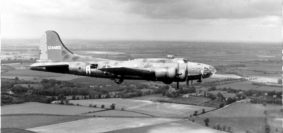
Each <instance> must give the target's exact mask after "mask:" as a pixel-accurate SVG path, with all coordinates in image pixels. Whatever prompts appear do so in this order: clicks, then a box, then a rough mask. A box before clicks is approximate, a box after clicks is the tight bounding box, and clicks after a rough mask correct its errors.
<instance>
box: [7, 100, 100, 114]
mask: <svg viewBox="0 0 283 133" xmlns="http://www.w3.org/2000/svg"><path fill="white" fill-rule="evenodd" d="M99 110H101V109H99V108H89V107H80V106H71V105H55V104H43V103H35V102H30V103H23V104H14V105H5V106H2V108H1V114H2V115H11V114H54V115H78V114H82V113H86V112H89V111H99Z"/></svg>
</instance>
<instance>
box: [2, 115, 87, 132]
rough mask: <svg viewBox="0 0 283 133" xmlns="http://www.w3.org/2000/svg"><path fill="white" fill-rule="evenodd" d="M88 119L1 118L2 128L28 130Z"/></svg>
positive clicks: (56, 116) (61, 116)
mask: <svg viewBox="0 0 283 133" xmlns="http://www.w3.org/2000/svg"><path fill="white" fill-rule="evenodd" d="M84 118H87V117H86V116H68V115H43V114H40V115H38V114H21V115H5V116H3V115H2V116H1V120H2V124H1V128H4V129H5V128H18V129H27V128H33V127H38V126H43V125H50V124H57V123H62V122H67V121H74V120H79V119H84Z"/></svg>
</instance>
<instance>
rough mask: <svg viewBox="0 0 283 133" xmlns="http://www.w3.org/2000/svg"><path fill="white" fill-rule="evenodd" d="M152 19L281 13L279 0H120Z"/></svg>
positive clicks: (256, 15) (244, 16) (232, 16)
mask: <svg viewBox="0 0 283 133" xmlns="http://www.w3.org/2000/svg"><path fill="white" fill-rule="evenodd" d="M122 1H123V2H126V3H128V4H129V8H128V12H131V13H134V14H138V15H141V16H143V17H146V18H154V19H186V18H193V19H223V18H224V19H226V18H227V19H241V18H255V17H266V16H280V15H281V1H280V0H122Z"/></svg>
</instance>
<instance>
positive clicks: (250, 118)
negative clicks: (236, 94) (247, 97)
mask: <svg viewBox="0 0 283 133" xmlns="http://www.w3.org/2000/svg"><path fill="white" fill-rule="evenodd" d="M280 109H281V106H279V105H266V106H263V105H262V104H250V103H234V104H232V105H230V106H228V107H224V108H221V109H219V110H216V111H212V112H209V113H206V114H204V115H201V116H200V118H199V119H198V120H197V121H198V122H199V123H202V124H204V122H203V120H204V119H205V118H209V119H210V122H209V123H210V126H211V127H213V126H216V125H221V126H226V127H228V126H230V127H232V129H233V131H234V132H236V133H237V132H245V131H247V130H248V131H250V132H251V133H264V127H265V117H267V121H268V123H269V125H270V126H271V130H272V131H274V130H275V129H276V128H277V129H278V130H279V131H281V132H282V131H283V130H281V128H280V126H278V125H282V122H281V123H280V121H274V118H275V117H274V116H272V115H274V113H275V114H277V117H278V116H281V118H282V117H283V112H280ZM265 110H266V111H267V115H266V116H265V114H264V111H265ZM274 125H277V127H274Z"/></svg>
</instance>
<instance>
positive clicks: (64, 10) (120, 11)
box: [1, 0, 282, 42]
mask: <svg viewBox="0 0 283 133" xmlns="http://www.w3.org/2000/svg"><path fill="white" fill-rule="evenodd" d="M1 5H2V8H1V9H2V11H1V12H2V13H1V34H2V37H4V38H39V37H40V36H41V34H42V33H43V32H44V31H45V30H49V29H51V30H56V31H58V32H59V34H61V36H62V38H74V39H76V38H80V39H96V40H100V39H103V40H107V39H111V40H113V39H123V40H136V39H138V40H188V41H191V40H200V41H272V42H278V41H281V25H282V23H281V21H282V20H281V13H282V12H281V1H280V0H24V1H23V0H2V3H1Z"/></svg>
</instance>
